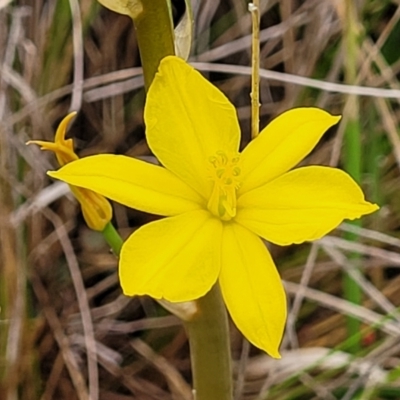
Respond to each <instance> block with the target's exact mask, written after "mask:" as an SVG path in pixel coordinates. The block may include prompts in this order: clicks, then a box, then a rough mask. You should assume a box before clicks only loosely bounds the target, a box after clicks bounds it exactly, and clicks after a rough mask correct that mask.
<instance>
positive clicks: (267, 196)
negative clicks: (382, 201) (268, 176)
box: [236, 166, 378, 245]
mask: <svg viewBox="0 0 400 400" xmlns="http://www.w3.org/2000/svg"><path fill="white" fill-rule="evenodd" d="M377 209H378V206H377V205H376V204H371V203H369V202H367V201H365V200H364V194H363V192H362V191H361V189H360V187H359V186H358V185H357V184H356V183H355V182H354V180H353V179H352V178H351V177H350V176H349V175H348V174H346V173H345V172H343V171H341V170H339V169H337V168H329V167H319V166H312V167H303V168H298V169H295V170H293V171H290V172H288V173H286V174H284V175H282V176H281V177H279V178H277V179H275V180H274V181H272V182H269V183H267V184H265V185H264V186H261V187H260V188H258V189H254V190H252V191H250V192H247V193H245V194H244V195H243V196H241V197H240V198H239V199H238V213H237V216H236V221H237V222H239V223H240V224H242V225H244V226H245V227H247V228H248V229H250V230H252V231H253V232H255V233H257V234H258V235H260V236H261V237H263V238H265V239H267V240H269V241H270V242H273V243H276V244H279V245H288V244H291V243H301V242H304V241H306V240H315V239H319V238H320V237H322V236H323V235H325V234H327V233H328V232H329V231H331V230H332V229H334V228H336V227H337V226H338V225H339V224H340V223H341V222H342V221H343V220H344V219H356V218H360V217H361V216H362V215H365V214H370V213H372V212H374V211H375V210H377Z"/></svg>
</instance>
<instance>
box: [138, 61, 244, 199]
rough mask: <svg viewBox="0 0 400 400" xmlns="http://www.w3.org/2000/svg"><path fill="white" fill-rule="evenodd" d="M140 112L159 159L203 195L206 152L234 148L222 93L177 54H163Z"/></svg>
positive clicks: (234, 124)
mask: <svg viewBox="0 0 400 400" xmlns="http://www.w3.org/2000/svg"><path fill="white" fill-rule="evenodd" d="M144 118H145V123H146V136H147V141H148V143H149V146H150V148H151V150H152V151H153V153H154V154H155V155H156V156H157V158H158V159H159V160H160V161H161V163H162V164H163V165H164V166H165V167H167V168H168V169H169V170H170V171H172V172H173V173H174V174H176V175H177V176H179V177H180V178H181V179H182V180H184V181H185V182H186V183H187V184H188V185H190V186H191V187H192V188H193V189H195V190H197V191H199V192H200V193H202V194H204V195H205V196H206V197H208V195H209V194H210V191H211V183H210V182H209V180H208V177H207V175H208V173H207V169H208V167H209V161H208V160H209V158H210V157H211V156H214V155H215V153H216V152H217V151H219V150H222V151H225V152H226V153H232V154H236V153H237V152H238V149H239V141H240V129H239V124H238V120H237V116H236V110H235V108H234V107H233V105H232V104H231V103H230V102H229V100H228V99H227V98H226V97H225V95H224V94H223V93H222V92H221V91H220V90H218V89H217V88H216V87H215V86H213V85H212V84H211V83H210V82H208V81H207V80H206V79H205V78H203V76H202V75H201V74H200V73H199V72H197V71H196V70H194V69H193V68H192V67H191V66H190V65H188V64H187V63H186V62H185V61H183V60H182V59H180V58H178V57H174V56H170V57H166V58H164V59H163V60H162V61H161V64H160V67H159V72H158V73H157V74H156V76H155V78H154V81H153V83H152V85H151V87H150V90H149V92H148V95H147V100H146V105H145V112H144Z"/></svg>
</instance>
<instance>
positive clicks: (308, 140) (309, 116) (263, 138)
mask: <svg viewBox="0 0 400 400" xmlns="http://www.w3.org/2000/svg"><path fill="white" fill-rule="evenodd" d="M339 120H340V117H338V116H333V115H330V114H329V113H327V112H326V111H324V110H321V109H319V108H312V107H310V108H294V109H292V110H289V111H286V112H284V113H283V114H281V115H279V116H278V117H276V118H275V119H274V120H273V121H272V122H271V123H270V124H269V125H267V126H266V127H265V128H264V129H263V130H262V131H261V133H260V135H259V136H258V137H257V138H256V139H254V140H253V141H252V142H250V143H249V145H248V146H247V147H246V148H245V149H244V150H243V153H242V155H241V162H242V175H241V179H243V185H242V187H241V188H240V193H245V192H246V191H249V190H251V189H254V188H257V187H259V186H261V185H264V184H265V183H267V182H269V181H271V180H273V179H275V178H276V177H278V176H280V175H282V174H283V173H285V172H287V171H289V170H290V169H292V168H293V167H294V166H296V165H297V164H298V163H299V162H300V161H301V160H302V159H303V158H304V157H306V156H307V155H308V154H309V153H310V152H311V150H312V149H313V148H314V147H315V146H316V144H317V143H318V141H319V140H320V139H321V136H322V135H323V134H324V133H325V132H326V131H327V129H328V128H330V127H331V126H333V125H335V124H336V123H338V121H339Z"/></svg>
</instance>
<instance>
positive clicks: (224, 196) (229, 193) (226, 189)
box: [207, 151, 240, 221]
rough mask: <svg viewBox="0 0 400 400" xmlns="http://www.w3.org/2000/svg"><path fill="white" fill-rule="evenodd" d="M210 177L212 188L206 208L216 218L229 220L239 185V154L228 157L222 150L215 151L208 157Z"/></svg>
mask: <svg viewBox="0 0 400 400" xmlns="http://www.w3.org/2000/svg"><path fill="white" fill-rule="evenodd" d="M208 160H209V162H210V164H211V167H210V172H211V173H210V178H211V180H212V181H213V190H212V192H211V196H210V199H209V201H208V205H207V207H208V209H209V210H210V211H211V212H212V213H213V214H214V215H215V216H217V217H218V218H221V219H222V220H224V221H229V220H231V219H232V218H233V217H235V215H236V191H237V189H238V188H239V187H240V180H239V179H238V177H239V176H240V167H239V166H238V163H239V160H240V158H239V156H238V155H235V156H234V157H229V156H228V155H227V154H226V153H225V152H223V151H217V153H216V155H215V156H211V157H210V158H209V159H208Z"/></svg>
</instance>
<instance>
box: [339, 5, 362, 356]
mask: <svg viewBox="0 0 400 400" xmlns="http://www.w3.org/2000/svg"><path fill="white" fill-rule="evenodd" d="M345 15H346V18H345V21H344V23H345V32H344V35H345V37H344V40H345V42H344V44H345V65H344V67H345V81H346V83H347V84H349V85H352V84H354V83H355V82H356V79H357V65H358V53H359V51H358V50H359V49H358V26H357V10H356V6H355V3H354V1H353V0H346V14H345ZM347 113H348V122H347V126H346V130H345V143H344V144H345V169H346V171H347V172H348V173H349V174H350V175H351V176H352V177H353V179H354V180H355V181H356V182H357V183H358V184H360V182H361V129H360V119H359V102H358V98H357V97H356V96H353V95H350V97H349V98H348V101H347ZM353 223H354V224H355V225H358V226H360V225H361V223H360V220H357V221H354V222H353ZM347 239H348V240H352V241H356V240H357V236H356V235H355V234H348V235H347ZM351 261H352V264H357V263H358V262H359V255H358V254H352V255H351ZM343 291H344V297H345V298H346V299H347V300H349V301H351V302H353V303H355V304H361V302H362V292H361V289H360V287H359V286H358V284H357V282H354V280H353V279H352V278H351V277H350V276H349V275H347V274H345V276H344V279H343ZM360 329H361V324H360V321H358V320H357V319H355V318H352V317H348V319H347V331H348V335H349V337H353V338H354V341H353V344H352V346H351V348H350V349H349V350H351V351H352V352H354V353H356V352H357V351H359V350H360V348H361V337H360Z"/></svg>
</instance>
